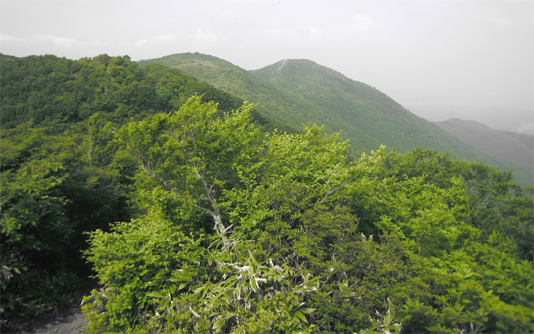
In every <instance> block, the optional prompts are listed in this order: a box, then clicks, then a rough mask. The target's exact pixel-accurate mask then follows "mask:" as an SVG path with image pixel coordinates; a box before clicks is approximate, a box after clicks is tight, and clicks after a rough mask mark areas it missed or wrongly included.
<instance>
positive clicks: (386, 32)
mask: <svg viewBox="0 0 534 334" xmlns="http://www.w3.org/2000/svg"><path fill="white" fill-rule="evenodd" d="M0 4H1V7H0V52H2V53H4V54H8V55H14V56H27V55H34V54H37V55H40V54H54V55H58V56H64V57H67V58H71V59H79V58H82V57H94V56H96V55H99V54H102V53H107V54H109V55H129V56H130V57H131V58H132V59H133V60H140V59H149V58H156V57H162V56H166V55H169V54H174V53H183V52H201V53H205V54H209V55H213V56H216V57H219V58H222V59H225V60H227V61H229V62H231V63H233V64H235V65H237V66H240V67H242V68H244V69H247V70H252V69H258V68H261V67H264V66H267V65H270V64H272V63H275V62H277V61H279V60H282V59H302V58H305V59H310V60H313V61H315V62H317V63H319V64H321V65H324V66H327V67H330V68H332V69H334V70H336V71H339V72H341V73H343V74H344V75H346V76H348V77H349V78H351V79H354V80H357V81H361V82H364V83H367V84H369V85H371V86H374V87H376V88H378V89H379V90H381V91H382V92H384V93H386V94H387V95H389V96H391V97H392V98H393V99H395V100H397V101H398V102H400V103H401V104H403V105H408V106H411V105H451V106H452V105H458V106H462V105H463V106H485V105H490V106H502V105H506V106H512V107H518V108H532V106H533V104H534V1H532V0H525V1H513V0H508V1H505V0H499V1H491V0H490V1H488V0H485V1H478V0H469V1H452V0H443V1H440V0H422V1H399V0H392V1H387V0H383V1H381V0H377V1H355V0H350V1H336V0H329V1H326V0H325V1H314V0H306V1H294V0H293V1H290V0H265V1H260V0H258V1H254V0H234V1H226V0H213V1H198V0H196V1H157V0H151V1H135V0H127V1H120V0H105V1H96V0H64V1H52V0H41V1H35V0H34V1H24V0H0Z"/></svg>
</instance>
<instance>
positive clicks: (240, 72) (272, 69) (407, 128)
mask: <svg viewBox="0 0 534 334" xmlns="http://www.w3.org/2000/svg"><path fill="white" fill-rule="evenodd" d="M151 62H158V63H162V64H164V65H167V66H170V67H174V68H178V69H179V70H180V71H182V72H184V73H186V74H189V75H192V76H194V77H196V78H198V79H200V80H203V81H206V82H208V83H209V84H211V85H213V86H215V87H217V88H219V89H222V90H225V91H227V92H229V93H230V94H233V95H236V96H239V97H241V98H243V99H245V100H248V101H250V102H253V103H259V106H258V108H257V109H258V111H260V112H262V113H264V114H266V115H267V116H269V117H271V118H273V119H275V120H277V121H280V122H282V123H284V124H287V125H290V126H293V127H297V128H302V124H307V123H317V124H324V125H325V126H326V128H327V130H328V131H332V132H334V131H335V132H337V131H342V132H343V134H342V138H343V139H350V140H351V152H352V153H353V154H355V155H359V154H360V153H361V152H367V151H369V150H372V149H376V148H377V147H378V146H379V145H381V144H385V145H386V146H388V147H389V148H392V147H395V148H396V149H397V151H399V152H406V151H409V150H411V149H412V148H413V147H417V146H421V147H429V148H432V149H434V150H438V151H441V152H447V151H450V152H452V154H453V155H457V156H458V157H459V158H461V159H466V160H470V161H482V162H484V163H487V164H490V165H493V166H498V167H500V168H501V169H505V170H514V175H515V177H516V181H517V182H521V183H523V184H532V182H533V181H532V179H533V178H532V171H531V170H530V169H529V168H526V167H524V165H519V164H516V163H513V162H508V161H505V160H503V159H499V158H497V157H494V156H491V155H488V154H486V153H484V152H482V151H480V150H478V149H476V148H474V147H472V146H470V145H468V144H467V143H465V142H463V141H461V140H459V139H458V138H456V137H454V136H452V135H450V134H448V133H447V132H445V131H444V130H442V129H441V128H439V127H438V126H436V125H435V124H432V123H431V122H428V121H425V120H424V119H422V118H419V117H417V116H415V115H414V114H412V113H411V112H409V111H408V110H406V109H404V108H403V107H402V106H401V105H400V104H398V103H397V102H395V101H394V100H392V99H391V98H389V97H388V96H387V95H385V94H383V93H381V92H380V91H378V90H377V89H375V88H373V87H370V86H368V85H366V84H364V83H361V82H357V81H353V80H351V79H349V78H347V77H345V76H343V75H342V74H341V73H338V72H336V71H333V70H331V69H329V68H326V67H324V66H320V65H318V64H316V63H314V62H312V61H309V60H283V61H280V62H278V63H275V64H273V65H269V66H267V67H265V68H262V69H259V70H254V71H246V70H244V69H242V68H240V67H238V66H235V65H233V64H231V63H229V62H227V61H224V60H222V59H219V58H216V57H212V56H208V55H202V54H198V53H195V54H193V53H184V54H174V55H170V56H166V57H162V58H157V59H151V60H142V61H140V62H139V64H140V65H141V66H146V65H147V64H149V63H151Z"/></svg>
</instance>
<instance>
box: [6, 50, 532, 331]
mask: <svg viewBox="0 0 534 334" xmlns="http://www.w3.org/2000/svg"><path fill="white" fill-rule="evenodd" d="M0 60H1V68H2V71H1V83H2V88H1V89H2V92H1V93H2V118H1V120H2V129H1V132H0V144H1V150H0V168H1V178H0V180H1V196H0V219H1V225H2V231H1V233H2V234H1V237H2V244H1V246H0V247H1V249H0V251H1V254H2V257H1V264H2V269H1V270H2V286H1V303H0V304H1V308H0V311H1V325H2V328H1V329H2V332H7V331H12V330H14V329H20V328H21V327H22V326H23V325H24V322H25V321H26V320H27V319H28V318H32V317H34V316H36V315H39V314H49V313H52V312H54V310H56V309H57V307H58V305H61V304H62V303H65V302H66V301H68V298H69V292H72V291H76V289H78V287H79V286H80V284H81V282H82V280H83V279H85V278H86V277H87V276H88V275H90V274H94V275H95V276H96V278H97V279H98V280H99V283H100V284H101V286H102V288H101V289H96V290H93V291H92V293H91V295H89V296H86V297H85V298H84V302H83V305H82V308H83V311H84V313H85V314H86V316H87V317H88V319H89V327H88V331H89V332H93V333H157V332H159V333H172V332H175V333H258V332H268V333H291V332H301V333H312V332H329V333H357V332H360V333H387V332H405V333H435V332H454V333H467V332H470V333H482V332H492V333H493V332H504V333H532V332H534V289H533V287H534V269H533V266H532V263H533V262H532V261H533V255H534V250H533V245H532V240H533V238H534V224H533V217H534V212H533V203H534V202H533V197H534V188H532V187H522V186H520V185H518V184H515V183H513V182H512V174H511V173H510V172H506V171H501V170H499V169H494V168H492V167H491V166H488V165H485V164H484V163H481V162H468V161H463V160H458V159H456V158H453V157H451V156H450V155H449V154H446V153H440V152H437V151H433V150H431V149H421V148H416V149H413V150H410V151H408V152H402V153H401V152H397V151H396V150H394V149H392V150H390V151H386V149H385V148H384V147H383V146H382V147H377V148H376V150H374V151H367V152H365V153H364V154H362V155H361V156H360V157H359V158H356V157H354V156H353V155H352V154H351V153H350V152H349V151H348V147H349V146H348V145H349V143H348V142H346V141H344V140H342V139H341V135H340V134H331V133H330V132H329V131H325V128H324V127H322V126H319V125H309V126H306V127H305V128H304V129H303V130H302V131H301V132H296V131H292V132H289V133H288V132H283V131H279V130H274V129H275V128H277V129H280V128H281V127H284V126H285V125H282V124H279V123H275V122H272V121H270V120H269V118H267V117H262V115H261V114H259V113H256V112H254V105H252V104H249V103H243V102H242V101H241V100H240V99H239V98H238V97H233V96H231V95H229V94H228V93H225V92H222V91H219V90H217V89H215V88H213V87H212V86H210V85H208V84H206V83H199V82H198V81H197V80H195V79H194V78H192V77H190V76H187V75H184V74H183V73H181V72H180V71H178V70H176V69H170V68H168V67H166V66H163V65H161V64H148V65H147V66H146V67H144V68H142V67H140V66H139V65H138V64H136V63H134V62H131V61H130V59H129V58H128V57H126V56H125V57H109V56H107V55H101V56H98V57H95V58H86V59H81V60H78V61H73V60H68V59H63V58H57V57H54V56H33V57H27V58H15V57H10V56H4V55H2V57H1V58H0ZM56 79H57V80H56ZM201 94H202V95H201ZM86 261H87V262H86Z"/></svg>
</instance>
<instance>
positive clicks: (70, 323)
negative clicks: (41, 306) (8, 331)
mask: <svg viewBox="0 0 534 334" xmlns="http://www.w3.org/2000/svg"><path fill="white" fill-rule="evenodd" d="M80 303H81V301H80V302H78V303H77V305H76V306H71V307H70V308H69V309H68V310H67V311H65V312H64V313H63V314H61V315H58V316H52V317H51V318H48V319H42V320H40V321H38V322H36V323H35V325H33V326H32V328H31V329H29V330H26V331H23V332H22V334H30V333H31V334H33V333H39V334H45V333H46V334H63V333H64V334H82V333H84V330H85V328H86V327H87V321H86V320H85V316H84V315H83V313H82V310H81V308H80Z"/></svg>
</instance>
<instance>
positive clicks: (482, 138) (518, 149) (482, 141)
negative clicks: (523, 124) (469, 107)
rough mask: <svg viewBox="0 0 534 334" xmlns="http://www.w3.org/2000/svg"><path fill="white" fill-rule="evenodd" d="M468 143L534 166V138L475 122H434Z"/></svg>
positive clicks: (454, 120) (452, 120)
mask: <svg viewBox="0 0 534 334" xmlns="http://www.w3.org/2000/svg"><path fill="white" fill-rule="evenodd" d="M434 123H435V124H436V125H438V126H439V127H440V128H442V129H443V130H445V131H447V132H448V133H450V134H451V135H453V136H456V137H457V138H460V139H461V140H463V141H465V142H466V143H468V144H470V145H472V146H474V147H476V148H478V149H480V150H482V151H484V152H486V153H489V154H492V155H495V156H498V157H501V158H503V159H506V160H509V161H514V162H517V163H521V164H525V165H527V166H534V153H533V150H534V136H532V135H527V134H519V133H514V132H510V131H501V130H496V129H492V128H490V127H489V126H487V125H485V124H482V123H480V122H477V121H473V120H461V119H458V118H452V119H449V120H446V121H440V122H434Z"/></svg>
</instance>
